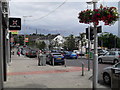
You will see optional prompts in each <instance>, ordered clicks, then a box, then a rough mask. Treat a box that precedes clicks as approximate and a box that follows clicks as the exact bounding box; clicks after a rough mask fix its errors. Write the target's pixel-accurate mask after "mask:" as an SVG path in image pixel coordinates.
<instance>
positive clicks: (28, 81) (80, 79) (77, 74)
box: [4, 54, 111, 90]
mask: <svg viewBox="0 0 120 90" xmlns="http://www.w3.org/2000/svg"><path fill="white" fill-rule="evenodd" d="M91 77H92V70H90V71H87V68H84V76H82V68H81V67H70V66H67V67H65V66H64V65H55V66H51V65H46V66H38V63H37V59H36V58H28V57H25V56H23V55H21V56H17V55H16V54H15V55H12V62H11V63H10V64H9V65H8V67H7V82H4V89H6V90H7V88H22V89H23V88H29V89H30V88H89V89H90V88H92V80H91ZM98 88H102V89H105V90H106V89H108V90H111V89H110V88H109V87H106V86H103V85H100V84H98ZM11 90H12V89H11Z"/></svg>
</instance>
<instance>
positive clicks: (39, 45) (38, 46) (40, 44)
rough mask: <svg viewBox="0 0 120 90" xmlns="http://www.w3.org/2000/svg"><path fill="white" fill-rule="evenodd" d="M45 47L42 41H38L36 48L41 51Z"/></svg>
mask: <svg viewBox="0 0 120 90" xmlns="http://www.w3.org/2000/svg"><path fill="white" fill-rule="evenodd" d="M45 47H46V44H45V42H44V41H40V42H39V43H37V48H39V49H41V50H42V49H45Z"/></svg>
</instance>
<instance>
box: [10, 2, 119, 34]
mask: <svg viewBox="0 0 120 90" xmlns="http://www.w3.org/2000/svg"><path fill="white" fill-rule="evenodd" d="M43 1H44V2H43ZM86 1H89V0H81V1H80V0H10V4H9V7H10V17H20V18H21V19H22V29H21V30H20V32H19V33H20V34H32V33H35V32H36V30H37V32H38V33H41V34H49V33H51V34H57V33H60V34H61V35H63V36H68V35H70V34H74V35H76V36H78V35H79V33H82V32H85V28H87V27H88V26H89V25H88V24H83V23H79V19H78V14H79V12H81V11H83V10H86V9H92V8H93V6H92V5H88V4H86ZM108 1H109V2H108ZM113 1H114V2H113ZM118 1H119V0H99V1H98V3H97V8H99V6H100V4H102V5H103V6H108V7H111V6H114V7H117V8H118ZM99 25H102V29H103V32H110V33H113V34H115V35H117V34H118V22H116V23H115V24H114V25H112V26H105V25H104V23H102V22H100V24H99Z"/></svg>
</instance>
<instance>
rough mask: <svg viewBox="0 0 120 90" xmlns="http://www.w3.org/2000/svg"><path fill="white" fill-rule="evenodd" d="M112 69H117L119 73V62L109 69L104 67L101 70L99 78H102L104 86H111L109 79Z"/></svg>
mask: <svg viewBox="0 0 120 90" xmlns="http://www.w3.org/2000/svg"><path fill="white" fill-rule="evenodd" d="M112 69H117V70H119V71H120V62H119V63H117V64H115V65H113V66H111V67H106V68H104V69H103V71H102V73H101V76H102V78H103V81H104V83H106V84H111V77H112V75H111V70H112ZM119 74H120V72H119Z"/></svg>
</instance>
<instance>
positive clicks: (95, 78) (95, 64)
mask: <svg viewBox="0 0 120 90" xmlns="http://www.w3.org/2000/svg"><path fill="white" fill-rule="evenodd" d="M97 1H98V0H93V1H91V2H87V4H93V9H96V3H97ZM93 25H94V60H93V90H96V88H97V83H98V53H97V46H98V40H97V25H96V23H95V22H94V23H93Z"/></svg>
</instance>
